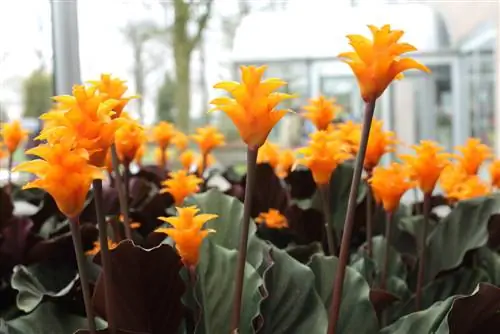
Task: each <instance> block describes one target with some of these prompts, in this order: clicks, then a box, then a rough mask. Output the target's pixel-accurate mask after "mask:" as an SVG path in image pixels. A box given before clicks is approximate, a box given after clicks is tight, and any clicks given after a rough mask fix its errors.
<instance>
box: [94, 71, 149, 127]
mask: <svg viewBox="0 0 500 334" xmlns="http://www.w3.org/2000/svg"><path fill="white" fill-rule="evenodd" d="M89 83H90V84H91V85H92V87H94V88H95V89H97V91H98V92H99V94H100V95H101V97H102V98H103V100H115V101H118V103H117V104H116V105H115V106H114V107H113V111H114V112H115V114H114V115H113V117H114V118H116V117H120V115H121V113H122V111H123V108H125V106H126V105H127V103H128V102H129V101H130V100H131V99H136V98H139V96H138V95H134V96H123V95H124V94H125V93H126V92H127V89H128V86H127V85H125V83H126V81H124V80H120V79H118V78H112V77H111V75H110V74H101V80H93V81H89Z"/></svg>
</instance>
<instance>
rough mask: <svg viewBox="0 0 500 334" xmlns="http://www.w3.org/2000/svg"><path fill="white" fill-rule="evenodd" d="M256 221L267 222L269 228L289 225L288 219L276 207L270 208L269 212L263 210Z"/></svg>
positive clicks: (280, 227)
mask: <svg viewBox="0 0 500 334" xmlns="http://www.w3.org/2000/svg"><path fill="white" fill-rule="evenodd" d="M255 222H256V223H258V224H265V225H266V226H267V227H269V228H275V229H282V228H287V227H288V220H287V219H286V217H285V216H283V215H282V214H281V213H280V212H279V211H278V210H276V209H269V211H268V212H262V213H260V214H259V216H258V217H257V218H255Z"/></svg>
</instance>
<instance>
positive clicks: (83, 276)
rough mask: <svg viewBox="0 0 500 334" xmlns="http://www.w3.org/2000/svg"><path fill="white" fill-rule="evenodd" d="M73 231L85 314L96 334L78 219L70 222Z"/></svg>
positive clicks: (92, 330)
mask: <svg viewBox="0 0 500 334" xmlns="http://www.w3.org/2000/svg"><path fill="white" fill-rule="evenodd" d="M69 226H70V229H71V237H72V238H73V246H74V248H75V255H76V263H77V265H78V275H79V276H80V284H81V286H82V293H83V302H84V304H85V313H86V315H87V322H88V325H89V331H90V333H91V334H96V325H95V320H94V310H93V309H92V300H91V296H90V288H89V279H88V276H87V271H86V270H85V253H84V252H83V246H82V236H81V233H80V227H79V223H78V217H75V218H71V219H70V220H69Z"/></svg>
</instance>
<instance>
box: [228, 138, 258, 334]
mask: <svg viewBox="0 0 500 334" xmlns="http://www.w3.org/2000/svg"><path fill="white" fill-rule="evenodd" d="M257 151H258V149H251V148H248V151H247V180H246V187H245V202H244V204H243V224H242V225H241V238H240V247H239V252H238V264H237V268H236V288H235V290H234V297H233V298H234V300H233V314H232V317H231V333H235V334H236V333H238V327H239V325H240V313H241V297H242V294H243V284H244V277H245V263H246V258H247V244H248V229H249V227H250V211H251V208H252V196H253V192H254V187H255V174H256V171H257V169H256V166H257Z"/></svg>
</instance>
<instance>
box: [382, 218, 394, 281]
mask: <svg viewBox="0 0 500 334" xmlns="http://www.w3.org/2000/svg"><path fill="white" fill-rule="evenodd" d="M386 217H387V219H386V222H385V248H384V264H383V265H382V273H381V275H380V289H382V290H385V287H386V285H387V272H388V270H389V248H390V243H391V231H392V212H387V213H386Z"/></svg>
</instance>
